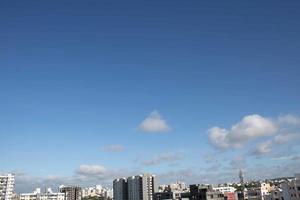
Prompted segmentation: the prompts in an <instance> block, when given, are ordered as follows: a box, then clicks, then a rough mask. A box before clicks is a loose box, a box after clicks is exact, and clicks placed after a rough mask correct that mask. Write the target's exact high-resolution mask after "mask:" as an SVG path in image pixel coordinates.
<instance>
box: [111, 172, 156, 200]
mask: <svg viewBox="0 0 300 200" xmlns="http://www.w3.org/2000/svg"><path fill="white" fill-rule="evenodd" d="M113 187H114V200H124V199H126V198H127V199H128V200H153V196H154V193H155V192H157V191H158V181H157V179H156V176H155V175H152V174H143V175H137V176H131V177H128V178H127V179H126V178H121V179H115V180H114V182H113Z"/></svg>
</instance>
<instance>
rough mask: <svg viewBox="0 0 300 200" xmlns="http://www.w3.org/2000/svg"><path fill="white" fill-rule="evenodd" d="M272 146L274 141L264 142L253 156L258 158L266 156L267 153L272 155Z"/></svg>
mask: <svg viewBox="0 0 300 200" xmlns="http://www.w3.org/2000/svg"><path fill="white" fill-rule="evenodd" d="M271 144H272V141H270V140H269V141H266V142H263V143H260V144H259V145H258V146H257V147H256V149H255V150H254V152H253V154H254V155H257V156H260V155H264V154H267V153H270V152H271V150H272V149H271Z"/></svg>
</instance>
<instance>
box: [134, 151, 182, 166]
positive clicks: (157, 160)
mask: <svg viewBox="0 0 300 200" xmlns="http://www.w3.org/2000/svg"><path fill="white" fill-rule="evenodd" d="M184 158H185V155H184V154H183V153H179V152H177V153H176V152H167V153H161V154H159V155H156V156H154V157H153V158H152V159H149V160H138V162H140V163H141V164H143V165H147V166H151V165H160V164H163V163H174V162H176V161H179V160H183V159H184Z"/></svg>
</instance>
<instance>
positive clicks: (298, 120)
mask: <svg viewBox="0 0 300 200" xmlns="http://www.w3.org/2000/svg"><path fill="white" fill-rule="evenodd" d="M278 122H279V123H282V124H290V125H300V117H298V116H296V115H293V114H287V115H282V116H279V117H278Z"/></svg>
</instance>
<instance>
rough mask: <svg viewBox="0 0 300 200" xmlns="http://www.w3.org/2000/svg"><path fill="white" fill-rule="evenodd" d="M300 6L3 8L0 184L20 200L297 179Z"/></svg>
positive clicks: (22, 4) (52, 4) (64, 4)
mask: <svg viewBox="0 0 300 200" xmlns="http://www.w3.org/2000/svg"><path fill="white" fill-rule="evenodd" d="M299 9H300V2H299V1H296V0H292V1H289V2H282V1H277V0H275V1H264V2H261V1H251V2H241V1H229V2H228V1H226V2H223V1H216V2H198V1H191V2H184V1H177V0H175V1H172V2H168V1H165V2H158V1H157V2H136V1H134V2H132V3H128V2H122V1H117V3H116V2H108V1H91V2H80V1H73V2H72V3H70V2H68V1H45V2H38V1H31V0H29V1H1V2H0V25H1V31H0V44H1V47H0V91H1V93H0V111H1V112H0V140H1V145H0V151H1V152H2V155H4V156H2V158H1V162H0V174H1V173H10V172H13V173H15V174H16V177H15V179H16V190H17V191H18V192H24V191H33V190H34V188H36V187H42V186H49V187H54V186H58V185H61V184H64V185H73V184H75V183H78V182H80V184H81V185H94V184H102V185H110V186H111V185H112V181H113V180H114V179H115V178H119V177H128V176H131V175H136V174H143V173H145V172H149V173H153V174H156V175H157V176H159V177H160V182H161V183H170V182H174V181H177V180H181V181H184V182H186V183H189V184H192V183H205V182H207V183H222V182H234V181H238V180H239V177H238V173H239V170H240V169H242V170H243V171H244V172H245V177H244V179H245V180H246V181H247V180H252V179H265V178H271V177H281V176H292V175H293V174H295V173H298V172H299V168H298V166H299V164H300V153H299V152H300V145H299V143H300V104H299V102H300V92H299V86H300V78H299V77H300V68H299V63H300V56H299V52H300V39H299V34H300V14H299Z"/></svg>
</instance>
